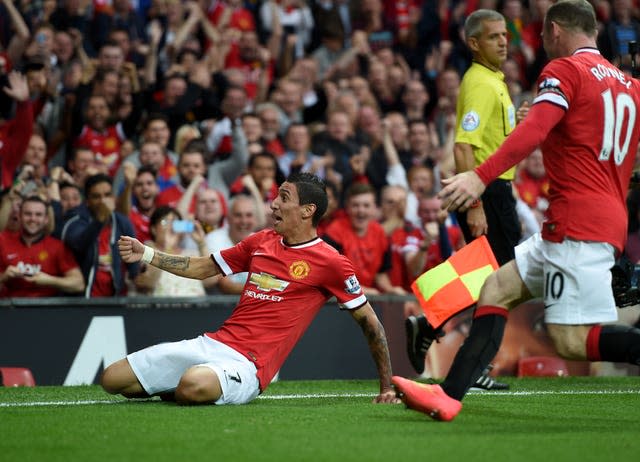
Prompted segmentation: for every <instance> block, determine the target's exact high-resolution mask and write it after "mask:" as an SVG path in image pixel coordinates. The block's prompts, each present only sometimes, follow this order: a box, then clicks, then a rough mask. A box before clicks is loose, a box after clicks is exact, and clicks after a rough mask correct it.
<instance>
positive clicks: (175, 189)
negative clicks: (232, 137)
mask: <svg viewBox="0 0 640 462" xmlns="http://www.w3.org/2000/svg"><path fill="white" fill-rule="evenodd" d="M206 151H207V148H206V145H205V143H204V141H202V140H201V139H196V140H193V141H191V142H190V143H189V144H188V145H187V146H186V147H185V148H184V151H182V154H180V160H179V161H178V177H179V178H180V182H179V183H178V184H175V185H173V186H170V187H168V188H167V189H165V190H164V191H162V192H161V193H160V194H159V195H158V198H157V200H156V205H168V206H170V207H173V208H177V207H178V202H180V200H181V199H182V196H183V195H184V194H186V193H187V188H189V186H190V185H191V184H192V183H193V182H194V181H197V184H194V187H199V186H200V183H201V182H202V178H203V177H204V176H205V174H206V166H205V159H204V156H205V152H206ZM192 189H193V188H192ZM195 192H196V191H195V190H193V191H192V192H191V196H192V199H191V200H190V202H189V206H188V213H189V214H191V215H193V213H194V212H195V207H196V198H195Z"/></svg>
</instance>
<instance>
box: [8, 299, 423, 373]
mask: <svg viewBox="0 0 640 462" xmlns="http://www.w3.org/2000/svg"><path fill="white" fill-rule="evenodd" d="M236 300H237V297H236V296H226V295H223V296H210V297H201V298H200V297H196V298H193V297H192V298H153V297H114V298H93V299H83V298H72V297H69V298H43V299H35V298H30V299H27V298H22V299H17V298H14V299H4V300H0V366H19V367H27V368H29V369H31V371H32V372H33V375H34V377H35V380H36V382H37V384H38V385H77V384H85V383H97V380H98V377H99V374H100V372H101V371H102V370H103V368H104V367H105V365H108V364H110V363H112V362H113V361H116V360H118V359H120V358H122V357H124V356H125V355H126V354H127V353H130V352H132V351H136V350H139V349H141V348H144V347H146V346H149V345H153V344H155V343H160V342H165V341H175V340H182V339H185V338H192V337H195V336H197V335H200V334H202V333H203V332H205V331H213V330H215V329H217V328H218V327H219V326H220V325H221V324H222V322H223V321H224V320H225V319H226V318H227V317H229V315H230V314H231V311H232V310H233V307H234V306H235V302H236ZM372 304H373V305H374V306H375V309H376V311H377V313H378V316H379V317H380V318H381V320H382V321H383V323H384V325H385V329H386V332H387V336H388V338H389V343H390V349H391V353H392V362H393V365H394V372H396V373H400V374H405V375H410V374H411V369H410V367H411V366H410V365H409V362H408V359H406V358H405V356H406V355H405V353H404V351H405V350H404V348H405V346H404V330H403V315H402V304H403V298H402V297H375V298H373V299H372ZM376 377H377V373H376V368H375V365H374V363H373V360H372V359H371V357H370V355H369V350H368V348H367V344H366V341H365V339H364V337H363V335H362V334H361V332H360V328H359V327H358V326H357V324H356V323H355V322H354V321H353V320H352V318H351V316H349V315H348V314H347V313H343V312H340V311H339V309H338V305H337V304H336V303H335V302H333V303H331V302H330V303H327V304H326V305H325V306H324V307H323V308H322V309H321V310H320V312H319V313H318V316H317V317H316V319H315V320H314V321H313V322H312V324H311V326H310V328H309V329H308V331H307V332H306V333H305V335H304V336H303V338H302V339H301V340H300V341H299V342H298V345H297V346H296V347H295V348H294V350H293V352H292V353H291V355H290V356H289V358H288V359H287V361H286V363H285V364H284V366H283V367H282V369H281V371H280V378H281V379H300V380H303V379H304V380H306V379H370V378H376Z"/></svg>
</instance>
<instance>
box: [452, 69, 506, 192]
mask: <svg viewBox="0 0 640 462" xmlns="http://www.w3.org/2000/svg"><path fill="white" fill-rule="evenodd" d="M515 126H516V110H515V108H514V107H513V103H512V102H511V97H510V96H509V91H508V89H507V84H506V83H504V74H503V73H502V72H500V71H495V72H494V71H492V70H491V69H489V68H488V67H485V66H483V65H482V64H479V63H476V62H473V63H472V64H471V67H470V68H469V69H468V70H467V72H465V74H464V77H463V79H462V83H461V84H460V94H459V95H458V104H457V106H456V140H455V141H456V143H466V144H470V145H471V146H473V156H474V157H475V161H476V166H478V165H480V164H481V163H482V162H484V160H485V159H487V158H488V157H489V156H490V155H491V154H493V153H494V152H495V151H496V150H497V149H498V148H499V147H500V145H501V144H502V142H503V141H504V139H505V138H506V137H507V135H508V134H509V133H511V132H512V131H513V129H514V128H515ZM514 174H515V167H514V168H511V169H509V170H507V171H506V172H504V173H503V174H502V175H500V178H502V179H504V180H513V176H514Z"/></svg>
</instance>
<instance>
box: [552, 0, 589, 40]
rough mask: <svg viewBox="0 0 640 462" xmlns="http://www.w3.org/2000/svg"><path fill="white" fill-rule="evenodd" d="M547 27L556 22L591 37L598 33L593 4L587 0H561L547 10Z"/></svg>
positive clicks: (564, 27)
mask: <svg viewBox="0 0 640 462" xmlns="http://www.w3.org/2000/svg"><path fill="white" fill-rule="evenodd" d="M544 21H545V22H544V24H545V27H547V26H548V25H549V24H551V22H555V23H556V24H558V25H559V26H560V27H562V28H563V29H568V30H571V31H574V32H581V33H584V34H586V35H588V36H589V37H596V36H597V35H598V24H597V22H596V13H595V11H594V10H593V6H592V5H591V3H589V2H588V1H587V0H561V1H559V2H557V3H554V4H552V5H551V6H550V7H549V9H548V10H547V14H546V15H545V20H544Z"/></svg>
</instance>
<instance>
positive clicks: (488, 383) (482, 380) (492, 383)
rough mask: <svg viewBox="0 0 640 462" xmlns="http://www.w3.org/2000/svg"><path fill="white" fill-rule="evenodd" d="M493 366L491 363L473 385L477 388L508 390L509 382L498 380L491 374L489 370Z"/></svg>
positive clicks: (473, 387)
mask: <svg viewBox="0 0 640 462" xmlns="http://www.w3.org/2000/svg"><path fill="white" fill-rule="evenodd" d="M492 368H493V366H492V365H491V364H489V366H487V368H486V369H485V370H484V371H483V372H482V375H481V376H480V377H479V378H478V380H476V383H475V384H474V385H473V386H472V387H471V388H472V389H476V390H493V391H495V390H508V389H509V384H508V383H504V382H498V381H497V380H496V379H494V378H493V377H491V376H490V375H489V371H491V369H492Z"/></svg>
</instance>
